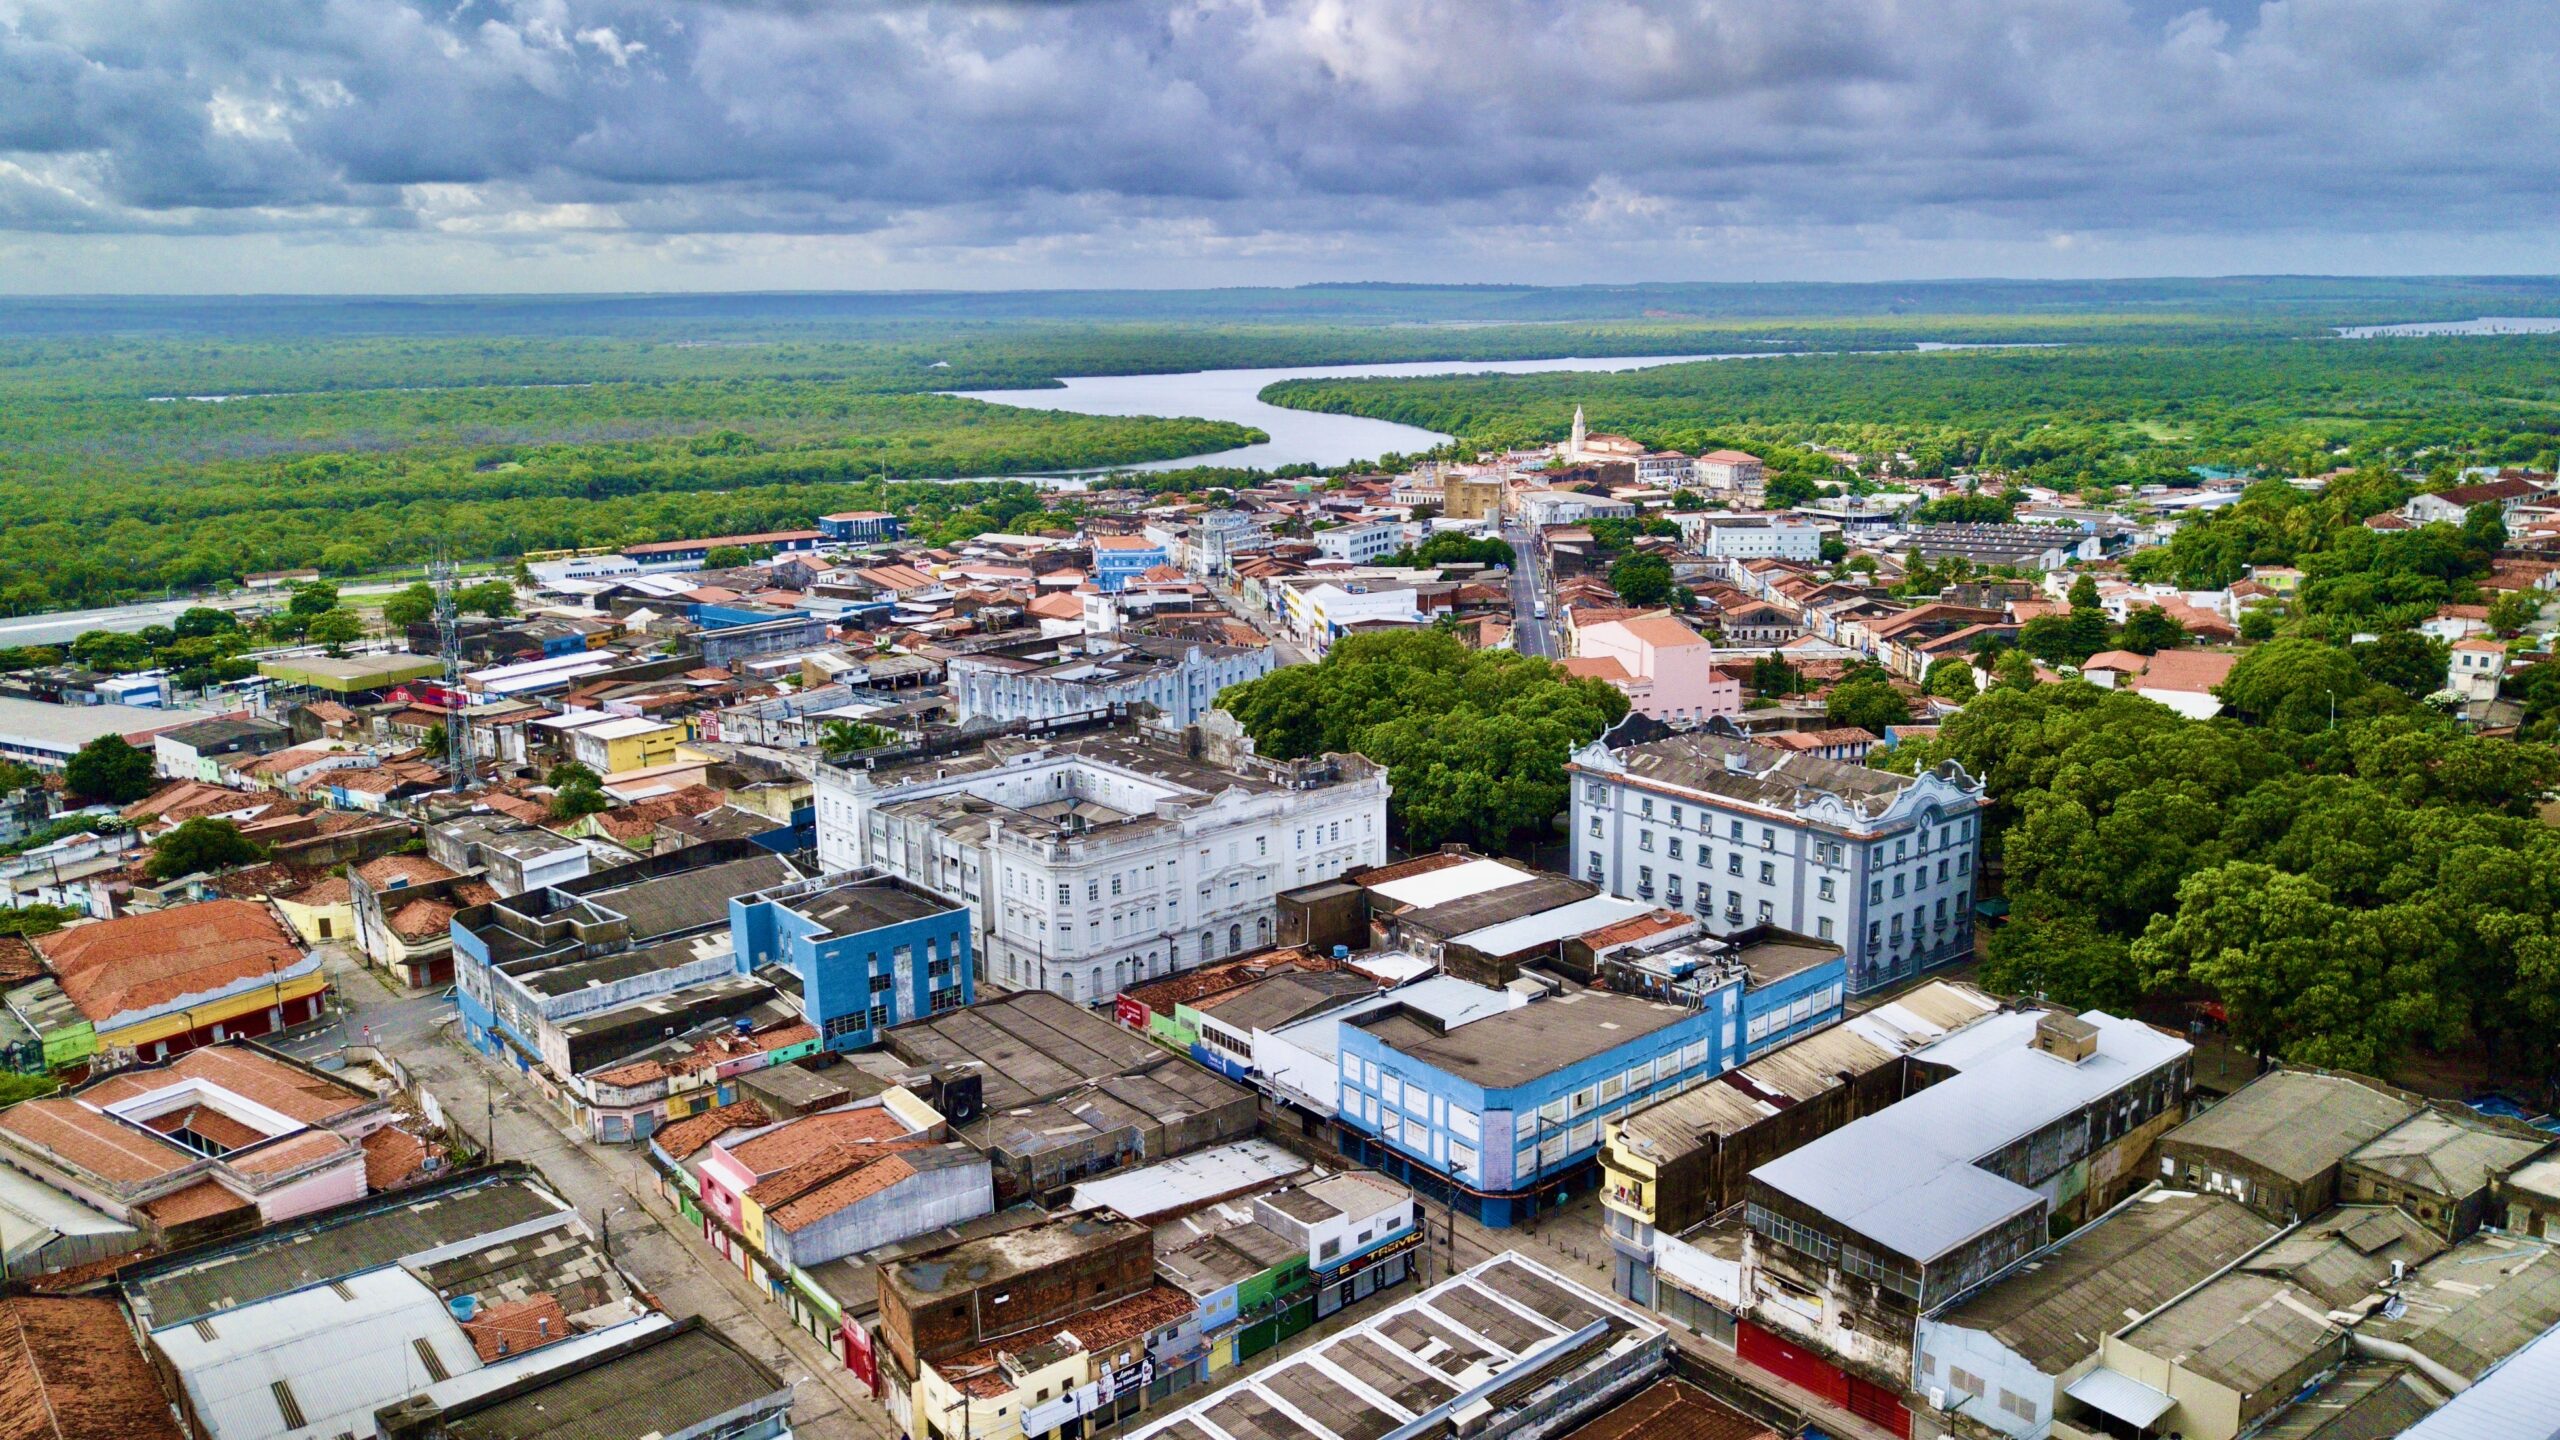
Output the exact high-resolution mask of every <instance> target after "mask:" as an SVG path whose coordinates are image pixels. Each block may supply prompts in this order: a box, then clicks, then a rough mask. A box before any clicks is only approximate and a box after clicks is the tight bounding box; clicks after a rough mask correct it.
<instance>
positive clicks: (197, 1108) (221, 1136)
mask: <svg viewBox="0 0 2560 1440" xmlns="http://www.w3.org/2000/svg"><path fill="white" fill-rule="evenodd" d="M142 1123H143V1124H144V1125H145V1126H146V1127H148V1128H149V1129H152V1130H154V1131H157V1132H158V1133H160V1134H162V1135H175V1134H177V1133H178V1132H179V1131H181V1130H192V1131H194V1132H195V1133H196V1134H198V1135H201V1136H203V1137H204V1138H206V1139H207V1140H210V1141H212V1142H213V1143H214V1144H216V1145H219V1146H221V1147H222V1148H223V1149H225V1150H237V1149H239V1148H240V1147H241V1146H243V1145H255V1144H257V1143H258V1142H259V1141H261V1140H264V1139H266V1138H267V1137H266V1134H265V1133H264V1132H263V1131H258V1130H252V1129H250V1128H249V1127H248V1126H246V1125H243V1124H241V1123H240V1122H239V1121H237V1120H234V1119H232V1118H231V1117H230V1116H228V1115H225V1114H223V1113H222V1112H221V1111H219V1110H215V1109H211V1108H209V1107H207V1106H203V1105H189V1106H187V1107H186V1108H184V1109H182V1110H171V1111H169V1112H168V1113H166V1114H163V1115H154V1116H152V1117H151V1118H150V1119H148V1120H145V1121H143V1122H142Z"/></svg>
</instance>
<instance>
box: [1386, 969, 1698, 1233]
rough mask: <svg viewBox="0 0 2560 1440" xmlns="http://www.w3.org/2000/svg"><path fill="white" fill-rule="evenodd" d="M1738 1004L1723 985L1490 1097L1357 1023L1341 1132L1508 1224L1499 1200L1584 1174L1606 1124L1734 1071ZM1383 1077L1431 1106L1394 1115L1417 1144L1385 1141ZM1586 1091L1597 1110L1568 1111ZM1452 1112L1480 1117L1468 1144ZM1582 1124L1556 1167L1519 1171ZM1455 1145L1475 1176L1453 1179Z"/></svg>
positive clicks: (1542, 1163) (1541, 1163)
mask: <svg viewBox="0 0 2560 1440" xmlns="http://www.w3.org/2000/svg"><path fill="white" fill-rule="evenodd" d="M1741 997H1742V986H1741V985H1740V983H1738V982H1737V983H1735V984H1732V985H1728V986H1726V987H1725V988H1724V989H1722V990H1719V991H1717V992H1716V993H1715V994H1714V995H1713V996H1711V997H1709V999H1708V1001H1707V1003H1706V1004H1704V1005H1703V1006H1701V1007H1700V1008H1698V1009H1697V1010H1695V1011H1692V1012H1691V1013H1689V1014H1687V1015H1684V1016H1682V1017H1681V1018H1680V1019H1678V1020H1676V1021H1674V1022H1672V1023H1671V1024H1669V1025H1666V1026H1664V1027H1663V1028H1661V1029H1659V1030H1656V1031H1654V1032H1652V1033H1651V1034H1648V1035H1641V1036H1638V1037H1636V1038H1635V1039H1632V1040H1629V1041H1627V1042H1626V1043H1625V1044H1622V1045H1617V1046H1613V1047H1611V1048H1610V1049H1608V1050H1605V1051H1602V1052H1601V1053H1600V1054H1597V1055H1594V1056H1592V1057H1590V1058H1589V1059H1587V1060H1582V1061H1578V1062H1576V1063H1574V1064H1571V1065H1566V1066H1563V1067H1561V1068H1559V1069H1556V1070H1552V1071H1549V1072H1548V1073H1546V1074H1544V1075H1541V1076H1538V1077H1536V1078H1534V1079H1532V1080H1529V1081H1527V1082H1525V1083H1523V1084H1519V1085H1514V1086H1508V1087H1500V1088H1495V1089H1491V1090H1488V1089H1485V1088H1484V1087H1482V1086H1480V1085H1478V1084H1476V1083H1475V1082H1473V1081H1470V1080H1466V1079H1463V1078H1461V1077H1459V1076H1456V1075H1453V1074H1450V1073H1449V1072H1447V1071H1444V1070H1441V1069H1438V1068H1437V1067H1435V1066H1432V1065H1430V1064H1428V1063H1426V1062H1424V1061H1421V1060H1417V1059H1415V1058H1413V1057H1412V1056H1408V1055H1405V1054H1403V1053H1401V1052H1399V1051H1396V1050H1393V1049H1390V1048H1388V1047H1387V1046H1386V1045H1384V1044H1383V1043H1381V1042H1380V1041H1379V1040H1378V1038H1377V1037H1376V1036H1375V1035H1373V1034H1371V1033H1370V1032H1368V1031H1367V1030H1364V1029H1362V1028H1360V1027H1359V1026H1357V1025H1345V1026H1343V1027H1342V1032H1341V1033H1342V1045H1341V1055H1342V1105H1341V1111H1340V1119H1341V1121H1342V1123H1343V1124H1344V1125H1345V1126H1347V1127H1349V1128H1351V1129H1353V1130H1356V1131H1358V1132H1361V1133H1362V1134H1363V1135H1365V1136H1368V1137H1374V1138H1373V1140H1372V1143H1373V1145H1374V1146H1375V1147H1377V1148H1379V1149H1383V1150H1385V1151H1387V1152H1389V1153H1392V1154H1395V1155H1399V1156H1401V1157H1403V1158H1405V1159H1406V1160H1409V1161H1411V1162H1412V1163H1413V1166H1415V1167H1417V1168H1423V1169H1428V1170H1430V1171H1432V1172H1434V1173H1437V1174H1442V1175H1451V1174H1453V1173H1454V1174H1456V1178H1457V1179H1458V1180H1459V1181H1460V1183H1461V1184H1463V1185H1465V1186H1466V1187H1468V1188H1469V1189H1470V1190H1473V1191H1479V1192H1487V1193H1488V1194H1489V1195H1490V1196H1493V1197H1497V1198H1491V1199H1487V1198H1485V1197H1484V1196H1479V1197H1477V1199H1476V1200H1474V1201H1470V1204H1472V1205H1473V1206H1474V1208H1475V1209H1476V1212H1477V1215H1478V1217H1479V1218H1480V1219H1482V1220H1483V1222H1484V1223H1486V1224H1488V1225H1507V1224H1509V1223H1511V1218H1512V1207H1511V1206H1510V1204H1509V1203H1508V1202H1507V1201H1504V1200H1502V1199H1500V1198H1498V1197H1500V1196H1501V1195H1502V1194H1503V1193H1504V1192H1518V1191H1522V1190H1526V1189H1528V1188H1530V1187H1532V1186H1534V1185H1538V1184H1540V1183H1542V1182H1545V1181H1549V1180H1552V1179H1554V1178H1556V1177H1558V1176H1562V1175H1569V1174H1571V1173H1573V1172H1577V1171H1579V1170H1582V1169H1585V1168H1588V1167H1589V1166H1590V1165H1591V1163H1592V1162H1593V1160H1594V1157H1596V1156H1597V1155H1598V1153H1599V1149H1600V1128H1601V1124H1602V1122H1604V1121H1606V1120H1608V1119H1611V1118H1615V1117H1616V1116H1620V1115H1624V1114H1625V1113H1627V1112H1628V1111H1629V1110H1632V1109H1635V1108H1638V1107H1641V1106H1643V1105H1647V1104H1651V1103H1652V1102H1653V1101H1655V1100H1658V1099H1661V1098H1663V1097H1665V1096H1667V1095H1669V1094H1671V1093H1672V1092H1673V1091H1675V1090H1678V1089H1680V1088H1681V1087H1683V1086H1685V1085H1688V1084H1691V1083H1693V1082H1695V1081H1697V1080H1700V1079H1704V1078H1706V1077H1708V1076H1713V1075H1719V1074H1722V1073H1723V1072H1725V1071H1727V1070H1730V1069H1732V1068H1733V1067H1734V1065H1735V1064H1737V1063H1739V1062H1738V1060H1737V1058H1736V1057H1737V1055H1738V1052H1739V1050H1740V1044H1739V1033H1740V1017H1741V1011H1742V998H1741ZM1533 1003H1537V1004H1546V1005H1552V1004H1555V1003H1557V1002H1555V1001H1553V1000H1545V1001H1537V1002H1533ZM1477 1023H1479V1024H1483V1023H1488V1022H1484V1021H1479V1022H1477ZM1665 1059H1668V1060H1669V1062H1670V1063H1669V1064H1668V1065H1665V1064H1663V1063H1661V1062H1663V1061H1664V1060H1665ZM1647 1064H1650V1065H1652V1066H1653V1067H1654V1073H1653V1075H1652V1076H1651V1078H1649V1079H1648V1080H1647V1081H1646V1082H1645V1083H1643V1084H1642V1085H1641V1086H1638V1087H1635V1088H1632V1089H1626V1090H1622V1091H1621V1092H1620V1093H1618V1094H1616V1095H1608V1094H1606V1088H1605V1087H1606V1082H1609V1081H1612V1080H1616V1079H1620V1078H1622V1077H1623V1076H1624V1075H1625V1074H1626V1072H1628V1071H1629V1070H1631V1069H1633V1068H1635V1067H1636V1066H1638V1065H1647ZM1372 1067H1374V1068H1375V1070H1376V1071H1377V1072H1378V1077H1379V1081H1380V1082H1381V1083H1380V1084H1378V1085H1372V1084H1371V1083H1370V1082H1369V1079H1368V1074H1369V1071H1370V1069H1371V1068H1372ZM1389 1075H1393V1076H1395V1077H1396V1079H1397V1080H1398V1082H1399V1087H1398V1088H1399V1089H1400V1090H1401V1091H1403V1092H1404V1093H1406V1094H1407V1095H1408V1096H1409V1095H1410V1094H1411V1092H1414V1091H1420V1092H1421V1093H1422V1094H1423V1095H1424V1096H1425V1097H1426V1100H1427V1101H1428V1102H1430V1103H1428V1104H1426V1106H1425V1108H1424V1113H1423V1114H1421V1115H1420V1116H1416V1115H1415V1114H1414V1111H1413V1109H1412V1107H1411V1106H1410V1104H1407V1105H1405V1106H1401V1107H1397V1108H1399V1109H1400V1111H1401V1113H1402V1114H1403V1116H1404V1118H1405V1121H1406V1123H1407V1125H1408V1126H1410V1125H1411V1124H1413V1123H1416V1122H1419V1123H1420V1124H1422V1126H1423V1127H1424V1131H1425V1133H1424V1134H1423V1135H1422V1137H1421V1143H1419V1144H1417V1143H1415V1140H1414V1137H1413V1135H1412V1132H1411V1130H1410V1129H1409V1128H1408V1129H1407V1131H1406V1133H1405V1134H1403V1135H1401V1136H1397V1135H1390V1134H1389V1133H1387V1127H1386V1124H1385V1119H1386V1114H1387V1111H1388V1109H1389V1108H1390V1107H1389V1106H1388V1105H1387V1104H1386V1103H1385V1101H1384V1099H1383V1091H1384V1088H1385V1087H1384V1085H1383V1082H1384V1080H1385V1079H1386V1077H1387V1076H1389ZM1586 1088H1588V1089H1591V1090H1592V1091H1593V1092H1594V1103H1593V1104H1592V1105H1591V1106H1589V1107H1588V1108H1585V1109H1581V1110H1576V1109H1574V1108H1573V1103H1572V1100H1573V1096H1574V1095H1575V1094H1576V1093H1577V1092H1579V1091H1582V1090H1584V1089H1586ZM1369 1099H1378V1100H1379V1102H1380V1103H1379V1107H1378V1109H1379V1118H1378V1119H1376V1120H1372V1119H1370V1118H1369V1116H1368V1113H1367V1106H1366V1104H1365V1103H1364V1102H1365V1101H1367V1100H1369ZM1551 1105H1558V1106H1561V1107H1562V1115H1563V1118H1562V1119H1561V1120H1558V1121H1544V1122H1542V1121H1541V1120H1540V1119H1539V1118H1538V1117H1539V1112H1540V1111H1542V1110H1544V1109H1546V1108H1547V1107H1549V1106H1551ZM1456 1114H1472V1115H1474V1116H1475V1117H1476V1127H1475V1128H1476V1135H1475V1136H1474V1138H1472V1139H1470V1138H1469V1137H1468V1136H1467V1134H1466V1130H1465V1127H1464V1125H1463V1123H1462V1122H1461V1123H1453V1122H1452V1118H1451V1117H1452V1116H1453V1115H1456ZM1584 1126H1588V1127H1589V1131H1590V1133H1589V1136H1588V1138H1587V1139H1586V1140H1585V1141H1584V1143H1582V1144H1579V1145H1572V1144H1568V1147H1567V1148H1566V1150H1565V1152H1564V1153H1563V1154H1561V1155H1559V1156H1557V1157H1555V1158H1554V1159H1552V1160H1548V1159H1545V1158H1543V1156H1533V1157H1532V1160H1531V1163H1530V1164H1529V1165H1528V1167H1527V1168H1526V1169H1523V1168H1522V1167H1521V1166H1520V1165H1519V1164H1518V1161H1517V1151H1518V1148H1519V1147H1520V1146H1521V1145H1523V1144H1541V1143H1542V1142H1543V1141H1545V1140H1548V1139H1553V1138H1554V1137H1555V1136H1556V1135H1557V1134H1559V1133H1561V1134H1563V1135H1564V1136H1565V1137H1566V1139H1567V1140H1568V1142H1569V1141H1570V1139H1571V1137H1572V1134H1573V1132H1574V1131H1575V1130H1576V1129H1578V1128H1581V1127H1584ZM1457 1145H1464V1146H1465V1147H1467V1148H1468V1149H1470V1150H1473V1151H1475V1152H1476V1155H1477V1157H1478V1160H1479V1165H1480V1168H1479V1169H1478V1170H1477V1171H1476V1172H1475V1173H1474V1174H1473V1175H1472V1176H1470V1175H1466V1174H1463V1173H1457V1172H1456V1157H1455V1156H1454V1155H1453V1154H1451V1152H1450V1151H1449V1150H1448V1149H1447V1148H1446V1147H1449V1146H1457ZM1364 1158H1367V1157H1366V1156H1365V1155H1364ZM1396 1173H1399V1174H1406V1175H1410V1174H1411V1173H1412V1171H1411V1170H1410V1169H1405V1168H1401V1167H1399V1168H1397V1172H1396Z"/></svg>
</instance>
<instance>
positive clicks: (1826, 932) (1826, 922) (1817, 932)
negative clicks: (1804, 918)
mask: <svg viewBox="0 0 2560 1440" xmlns="http://www.w3.org/2000/svg"><path fill="white" fill-rule="evenodd" d="M1813 934H1814V938H1815V939H1818V940H1828V939H1830V938H1831V917H1830V916H1828V915H1824V916H1822V917H1820V918H1818V919H1816V920H1815V921H1814V922H1813Z"/></svg>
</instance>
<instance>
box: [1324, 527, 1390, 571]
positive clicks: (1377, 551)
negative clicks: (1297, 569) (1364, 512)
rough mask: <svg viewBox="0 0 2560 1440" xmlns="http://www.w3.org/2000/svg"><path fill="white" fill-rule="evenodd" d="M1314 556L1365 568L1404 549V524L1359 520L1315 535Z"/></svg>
mask: <svg viewBox="0 0 2560 1440" xmlns="http://www.w3.org/2000/svg"><path fill="white" fill-rule="evenodd" d="M1315 543H1316V553H1318V554H1320V555H1322V556H1324V558H1326V559H1327V560H1343V561H1348V562H1349V563H1351V564H1353V565H1366V564H1368V563H1370V562H1371V561H1373V560H1380V559H1384V558H1385V557H1387V556H1389V555H1393V554H1394V553H1396V552H1397V551H1399V550H1401V549H1403V548H1404V543H1405V540H1404V525H1403V523H1402V522H1400V521H1395V520H1363V521H1354V522H1352V523H1350V524H1347V525H1337V526H1335V527H1333V528H1332V529H1330V530H1319V531H1317V532H1316V533H1315Z"/></svg>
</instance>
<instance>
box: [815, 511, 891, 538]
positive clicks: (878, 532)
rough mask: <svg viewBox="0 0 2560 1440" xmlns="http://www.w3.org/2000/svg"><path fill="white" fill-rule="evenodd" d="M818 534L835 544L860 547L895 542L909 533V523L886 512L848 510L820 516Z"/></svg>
mask: <svg viewBox="0 0 2560 1440" xmlns="http://www.w3.org/2000/svg"><path fill="white" fill-rule="evenodd" d="M818 533H819V534H821V535H824V536H825V537H827V539H828V540H829V541H830V542H832V543H835V544H840V545H858V544H862V543H864V542H867V541H872V540H895V539H897V538H899V537H900V536H902V535H904V534H906V533H907V522H906V521H904V520H902V519H900V518H899V517H897V516H895V515H892V514H890V513H889V512H888V511H886V510H846V511H841V512H839V513H837V514H834V515H821V516H819V517H818Z"/></svg>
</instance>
